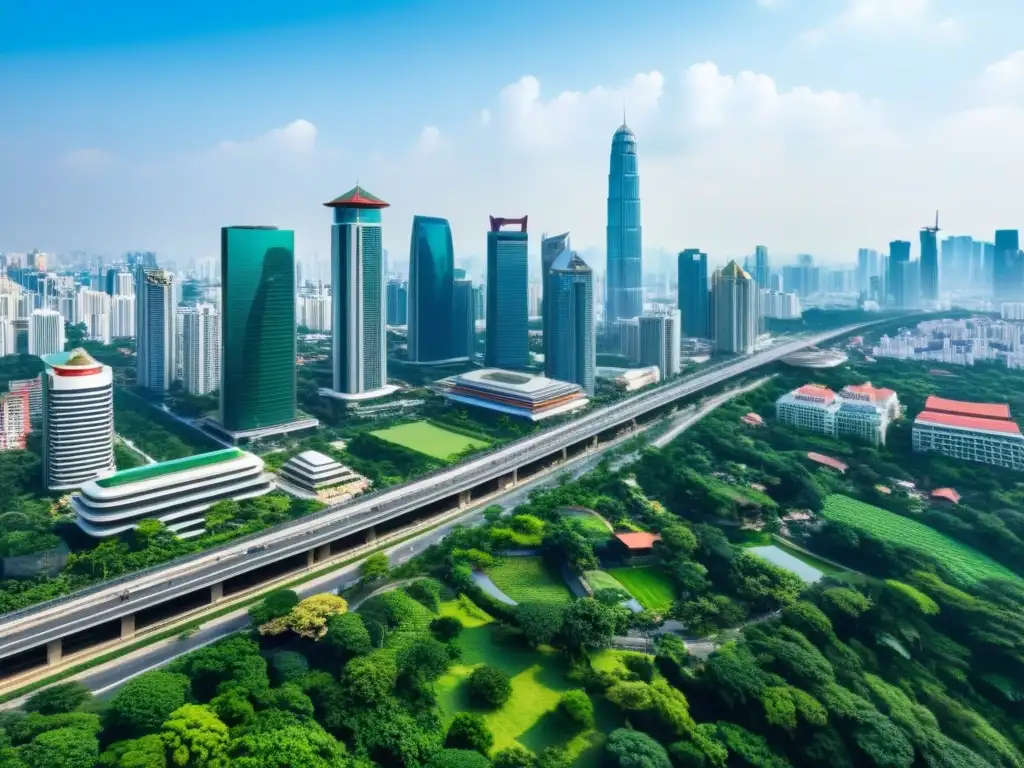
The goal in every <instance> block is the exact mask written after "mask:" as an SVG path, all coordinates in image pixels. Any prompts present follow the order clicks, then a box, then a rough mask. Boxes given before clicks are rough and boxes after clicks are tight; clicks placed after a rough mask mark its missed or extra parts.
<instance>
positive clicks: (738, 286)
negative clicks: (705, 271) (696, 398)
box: [711, 261, 758, 355]
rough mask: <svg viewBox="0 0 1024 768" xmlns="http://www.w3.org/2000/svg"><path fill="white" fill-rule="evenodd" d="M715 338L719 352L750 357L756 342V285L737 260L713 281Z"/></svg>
mask: <svg viewBox="0 0 1024 768" xmlns="http://www.w3.org/2000/svg"><path fill="white" fill-rule="evenodd" d="M711 294H712V297H711V303H712V306H713V308H714V338H715V344H716V346H717V347H718V351H719V352H729V353H732V354H737V355H749V354H750V353H752V352H753V351H754V344H755V342H756V341H757V329H758V313H757V284H756V283H755V282H754V278H752V277H751V276H750V275H749V274H748V273H747V272H745V271H744V270H743V268H742V267H740V265H739V264H737V263H736V262H735V261H730V262H729V263H728V264H727V265H726V266H725V267H724V268H722V269H719V270H715V274H714V275H713V276H712V278H711Z"/></svg>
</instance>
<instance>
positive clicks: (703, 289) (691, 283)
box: [677, 248, 711, 339]
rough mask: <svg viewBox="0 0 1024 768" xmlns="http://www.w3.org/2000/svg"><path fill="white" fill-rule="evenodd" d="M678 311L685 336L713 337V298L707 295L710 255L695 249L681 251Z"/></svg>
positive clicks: (678, 273) (678, 270)
mask: <svg viewBox="0 0 1024 768" xmlns="http://www.w3.org/2000/svg"><path fill="white" fill-rule="evenodd" d="M677 275H678V291H679V313H680V315H681V316H682V319H683V336H687V337H689V338H695V339H709V338H711V299H710V295H709V294H708V255H707V254H706V253H704V252H703V251H700V250H698V249H696V248H688V249H687V250H685V251H683V252H682V253H680V254H679V261H678V269H677Z"/></svg>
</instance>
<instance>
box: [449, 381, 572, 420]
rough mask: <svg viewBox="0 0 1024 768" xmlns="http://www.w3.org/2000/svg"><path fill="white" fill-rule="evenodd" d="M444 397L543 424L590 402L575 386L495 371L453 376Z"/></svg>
mask: <svg viewBox="0 0 1024 768" xmlns="http://www.w3.org/2000/svg"><path fill="white" fill-rule="evenodd" d="M447 397H448V399H449V400H450V401H452V402H454V403H458V404H460V405H471V406H475V407H477V408H483V409H485V410H489V411H494V412H497V413H502V414H505V415H508V416H515V417H518V418H521V419H527V420H528V421H543V420H544V419H549V418H551V417H552V416H558V415H559V414H562V413H568V412H570V411H574V410H576V409H578V408H582V407H584V406H585V405H586V404H587V403H588V402H590V401H589V400H588V399H587V396H586V394H585V393H584V392H583V390H582V388H581V387H580V386H579V385H578V384H572V383H570V382H566V381H555V380H553V379H549V378H546V377H544V376H532V375H530V374H528V373H518V372H515V371H502V370H498V369H495V368H483V369H480V370H476V371H470V372H469V373H464V374H461V375H459V376H456V377H455V380H454V383H453V384H452V386H451V388H450V389H449V390H448V393H447Z"/></svg>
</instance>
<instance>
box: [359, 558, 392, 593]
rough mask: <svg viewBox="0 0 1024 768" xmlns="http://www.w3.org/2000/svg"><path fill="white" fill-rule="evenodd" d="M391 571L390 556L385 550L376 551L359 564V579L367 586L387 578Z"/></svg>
mask: <svg viewBox="0 0 1024 768" xmlns="http://www.w3.org/2000/svg"><path fill="white" fill-rule="evenodd" d="M389 573H391V565H390V563H388V556H387V555H386V554H384V553H383V552H375V553H373V554H372V555H370V556H369V557H368V558H366V559H365V560H364V561H363V564H362V565H361V566H359V581H360V583H362V584H363V585H364V586H365V585H366V584H371V583H373V582H375V581H381V580H383V579H386V578H387V577H388V574H389Z"/></svg>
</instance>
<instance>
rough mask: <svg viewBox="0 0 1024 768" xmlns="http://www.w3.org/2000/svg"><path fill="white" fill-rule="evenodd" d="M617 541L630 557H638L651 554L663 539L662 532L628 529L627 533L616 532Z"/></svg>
mask: <svg viewBox="0 0 1024 768" xmlns="http://www.w3.org/2000/svg"><path fill="white" fill-rule="evenodd" d="M615 541H616V542H617V543H618V545H619V548H620V549H622V550H623V551H624V553H625V554H626V555H627V556H628V557H637V556H642V555H649V554H651V551H652V550H653V549H654V545H655V544H656V543H658V542H659V541H661V534H660V533H648V532H647V531H627V532H626V533H616V534H615Z"/></svg>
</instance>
